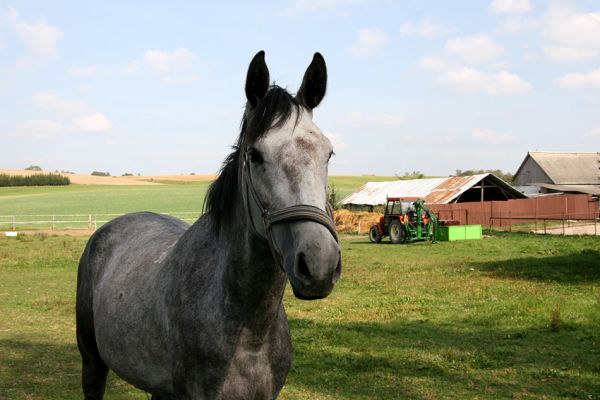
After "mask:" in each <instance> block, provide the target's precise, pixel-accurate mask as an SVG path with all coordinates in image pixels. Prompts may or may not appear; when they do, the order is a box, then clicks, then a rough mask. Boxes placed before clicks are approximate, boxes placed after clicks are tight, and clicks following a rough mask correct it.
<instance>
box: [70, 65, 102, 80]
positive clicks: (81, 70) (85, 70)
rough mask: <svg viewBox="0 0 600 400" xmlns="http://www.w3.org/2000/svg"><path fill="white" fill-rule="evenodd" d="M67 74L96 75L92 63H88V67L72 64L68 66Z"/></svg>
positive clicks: (78, 75) (79, 75) (83, 76)
mask: <svg viewBox="0 0 600 400" xmlns="http://www.w3.org/2000/svg"><path fill="white" fill-rule="evenodd" d="M69 74H71V75H72V76H77V77H80V78H86V77H90V76H94V75H96V67H95V66H93V65H90V66H88V67H78V66H76V65H72V66H71V67H70V68H69Z"/></svg>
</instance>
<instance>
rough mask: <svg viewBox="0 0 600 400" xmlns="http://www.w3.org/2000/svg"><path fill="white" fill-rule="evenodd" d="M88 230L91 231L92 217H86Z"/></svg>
mask: <svg viewBox="0 0 600 400" xmlns="http://www.w3.org/2000/svg"><path fill="white" fill-rule="evenodd" d="M88 229H92V216H91V215H88Z"/></svg>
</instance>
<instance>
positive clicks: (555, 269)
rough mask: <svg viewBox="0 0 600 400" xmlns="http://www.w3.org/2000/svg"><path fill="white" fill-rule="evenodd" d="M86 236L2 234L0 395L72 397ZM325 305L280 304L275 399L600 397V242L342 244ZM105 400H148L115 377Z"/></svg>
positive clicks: (516, 237) (290, 300)
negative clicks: (281, 343) (281, 349)
mask: <svg viewBox="0 0 600 400" xmlns="http://www.w3.org/2000/svg"><path fill="white" fill-rule="evenodd" d="M86 240H87V238H85V237H81V238H73V237H66V236H63V237H59V236H48V237H47V236H43V235H37V236H20V237H18V238H5V237H0V399H3V400H4V399H6V400H9V399H10V400H13V399H14V400H21V399H31V400H38V399H39V400H42V399H43V400H66V399H81V398H82V396H81V389H80V359H79V354H78V351H77V345H76V343H75V326H74V325H75V324H74V298H75V283H76V269H77V262H78V259H79V257H80V255H81V252H82V250H83V247H84V246H85V242H86ZM342 247H343V251H342V256H343V260H344V272H343V274H342V278H341V280H340V282H339V283H338V285H337V287H336V288H335V290H334V291H333V293H332V294H331V296H329V297H328V298H327V299H324V300H319V301H300V300H297V299H295V298H294V297H293V295H292V294H291V291H290V290H287V291H286V294H285V298H284V302H285V306H286V310H287V314H288V318H289V320H290V330H291V334H292V337H293V342H294V352H295V355H294V366H293V368H292V370H291V371H290V375H289V377H288V380H287V383H286V386H285V387H284V389H283V391H282V394H281V396H280V400H309V399H310V400H314V399H318V400H364V399H378V400H379V399H381V400H391V399H415V400H425V399H457V400H459V399H490V400H492V399H510V398H512V399H567V398H568V399H586V400H592V399H598V398H599V397H598V396H599V395H600V269H599V268H598V259H599V258H600V242H599V241H598V240H597V238H593V237H548V236H543V237H541V236H536V235H526V234H501V235H498V236H495V237H491V238H486V239H484V240H477V241H463V242H440V243H437V244H431V243H419V244H410V245H390V244H379V245H374V244H371V243H369V242H368V239H367V238H366V237H364V236H363V237H360V236H359V237H357V236H354V237H352V238H348V237H343V238H342ZM106 398H107V399H114V400H116V399H119V400H124V399H131V400H133V399H139V400H146V399H147V398H148V397H146V395H145V394H144V393H142V392H140V391H139V390H137V389H135V388H133V387H132V386H130V385H128V384H126V383H125V382H123V381H122V380H120V379H119V378H117V377H116V376H114V375H112V374H111V376H110V378H109V387H108V390H107V396H106Z"/></svg>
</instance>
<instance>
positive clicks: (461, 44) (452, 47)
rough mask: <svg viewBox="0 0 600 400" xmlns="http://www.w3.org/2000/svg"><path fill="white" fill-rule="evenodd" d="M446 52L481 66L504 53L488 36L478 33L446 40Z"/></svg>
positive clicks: (502, 48) (500, 46)
mask: <svg viewBox="0 0 600 400" xmlns="http://www.w3.org/2000/svg"><path fill="white" fill-rule="evenodd" d="M446 51H447V52H448V53H449V54H452V55H456V56H459V57H460V58H462V59H463V60H464V61H465V62H467V63H469V64H481V63H484V62H487V61H491V60H494V59H496V58H498V57H499V56H500V55H502V53H504V47H502V45H500V44H497V43H494V42H493V41H492V40H491V39H490V38H489V36H487V35H485V34H483V33H480V34H477V35H471V36H461V37H457V38H454V39H448V40H447V41H446Z"/></svg>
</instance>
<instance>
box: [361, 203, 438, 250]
mask: <svg viewBox="0 0 600 400" xmlns="http://www.w3.org/2000/svg"><path fill="white" fill-rule="evenodd" d="M436 225H437V218H436V217H435V215H433V214H431V213H430V212H429V210H427V208H425V201H424V200H423V199H422V198H420V197H388V198H387V202H386V206H385V210H384V215H383V217H381V218H380V220H379V223H378V224H375V225H373V226H372V227H371V229H370V230H369V239H370V240H371V242H374V243H379V242H381V239H382V238H383V237H384V236H389V237H390V241H391V242H392V243H406V242H412V241H418V240H427V239H432V240H435V237H434V235H435V227H436Z"/></svg>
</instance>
